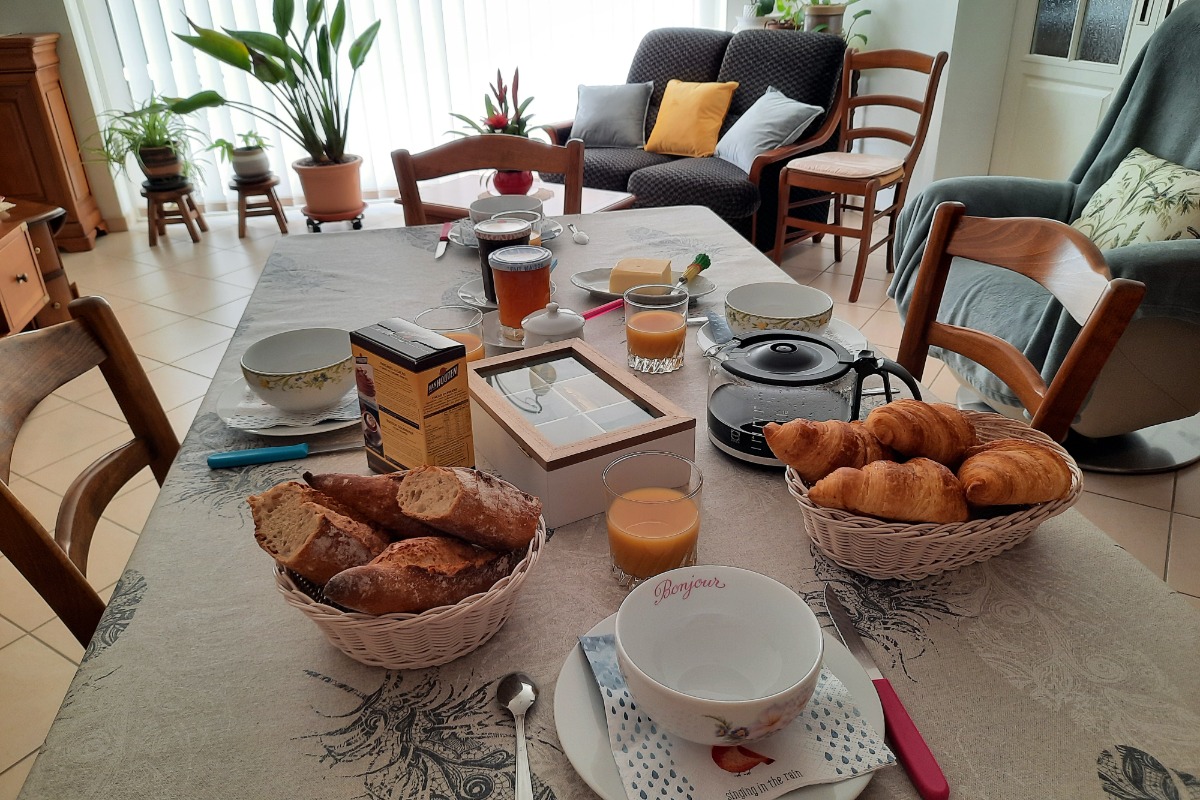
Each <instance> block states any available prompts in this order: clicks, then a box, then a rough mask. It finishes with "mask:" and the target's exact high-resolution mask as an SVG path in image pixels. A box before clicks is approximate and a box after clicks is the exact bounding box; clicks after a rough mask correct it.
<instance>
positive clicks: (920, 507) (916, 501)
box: [808, 458, 968, 523]
mask: <svg viewBox="0 0 1200 800" xmlns="http://www.w3.org/2000/svg"><path fill="white" fill-rule="evenodd" d="M808 499H809V500H811V501H812V502H813V503H816V504H817V505H819V506H824V507H826V508H841V509H844V510H846V511H850V512H852V513H855V514H866V515H867V516H871V517H880V518H882V519H889V520H896V521H898V522H938V523H942V522H966V521H967V518H968V509H967V496H966V493H965V492H964V491H963V487H962V484H961V483H959V482H958V478H956V477H955V476H954V473H953V472H951V471H950V470H949V469H947V468H946V467H945V466H943V465H942V464H939V463H938V462H936V461H932V460H930V459H928V458H914V459H913V460H911V461H908V462H905V463H903V464H897V463H895V462H893V461H874V462H872V463H870V464H867V465H866V466H865V467H863V468H862V469H853V468H851V467H842V468H841V469H837V470H834V471H833V472H832V473H830V474H829V475H827V476H826V477H824V478H822V479H821V480H819V481H817V482H816V484H815V485H813V487H812V488H811V489H809V490H808Z"/></svg>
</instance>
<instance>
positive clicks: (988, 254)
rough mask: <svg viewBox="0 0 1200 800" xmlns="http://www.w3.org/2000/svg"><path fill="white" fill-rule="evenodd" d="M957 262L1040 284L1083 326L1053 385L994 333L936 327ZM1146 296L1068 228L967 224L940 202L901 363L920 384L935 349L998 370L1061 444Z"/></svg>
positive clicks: (1011, 220) (1029, 222) (1036, 422)
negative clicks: (988, 267)
mask: <svg viewBox="0 0 1200 800" xmlns="http://www.w3.org/2000/svg"><path fill="white" fill-rule="evenodd" d="M955 257H959V258H966V259H971V260H973V261H981V262H984V263H986V264H993V265H995V266H998V267H1003V268H1005V269H1010V270H1012V271H1014V272H1018V273H1020V274H1022V275H1024V276H1026V277H1027V278H1030V279H1032V280H1034V281H1037V282H1038V283H1039V284H1040V285H1041V286H1042V287H1043V288H1044V289H1046V291H1048V292H1050V293H1051V294H1052V295H1054V297H1055V299H1057V300H1058V302H1059V303H1061V304H1062V306H1063V308H1065V309H1066V310H1067V312H1068V313H1069V314H1070V315H1071V316H1072V317H1073V318H1074V319H1075V321H1076V322H1078V323H1079V324H1080V325H1081V326H1082V328H1083V329H1082V330H1081V331H1080V333H1079V336H1078V337H1077V338H1076V339H1075V342H1074V343H1073V344H1072V345H1071V348H1070V350H1068V351H1067V356H1066V358H1065V359H1064V360H1063V364H1062V367H1061V368H1060V369H1059V370H1058V372H1057V373H1056V374H1055V376H1054V378H1053V380H1051V381H1050V384H1049V385H1048V386H1047V384H1046V382H1045V380H1043V379H1042V376H1041V374H1040V373H1039V372H1038V370H1037V369H1036V368H1035V367H1034V366H1033V364H1031V363H1030V361H1029V359H1027V358H1026V357H1025V355H1024V354H1022V353H1021V351H1020V350H1018V349H1017V348H1016V347H1014V346H1013V345H1012V344H1010V343H1008V342H1006V341H1005V340H1003V339H1001V338H999V337H998V336H994V335H992V334H990V333H985V332H983V331H978V330H973V329H971V328H964V327H959V326H957V325H949V324H946V323H944V322H938V321H937V314H938V308H939V306H940V305H941V302H942V294H943V291H944V290H945V288H946V280H947V277H948V276H949V273H950V266H951V262H952V261H953V259H954V258H955ZM1145 293H1146V285H1145V284H1144V283H1141V282H1140V281H1131V280H1127V279H1125V278H1117V279H1115V280H1109V279H1108V267H1107V266H1106V265H1105V263H1104V256H1103V255H1102V254H1101V253H1100V251H1099V250H1098V249H1097V248H1096V245H1094V244H1093V243H1092V242H1091V240H1089V239H1088V238H1087V237H1086V236H1084V235H1083V234H1082V233H1080V232H1079V231H1077V230H1075V229H1074V228H1072V227H1071V226H1069V225H1066V224H1064V223H1062V222H1058V221H1056V220H1048V219H1035V218H1032V217H1008V218H1002V219H992V218H988V217H968V216H966V208H965V207H964V206H963V205H962V204H961V203H942V204H941V205H939V206H938V208H937V211H936V212H935V213H934V220H933V228H932V231H931V233H930V236H929V243H928V245H927V246H926V248H925V255H924V258H923V259H922V261H921V266H920V268H919V270H918V272H917V284H916V289H915V291H914V293H913V298H912V302H911V304H910V305H909V308H908V316H907V318H906V319H905V323H904V332H903V334H902V335H901V339H900V354H899V356H898V357H897V361H899V362H900V364H901V365H902V366H904V367H905V368H907V369H908V371H909V372H911V373H912V374H913V376H914V377H915V378H917V380H920V379H921V375H922V372H923V371H924V369H925V359H926V357H927V356H928V354H929V348H930V346H933V347H940V348H943V349H945V350H950V351H952V352H955V353H959V354H961V355H963V356H966V357H967V358H969V359H971V360H973V361H975V362H977V363H979V364H981V365H982V366H984V367H985V368H987V369H988V370H991V372H992V373H993V374H994V375H995V376H996V377H997V378H999V379H1000V380H1001V381H1003V382H1004V383H1005V385H1007V386H1008V387H1009V388H1010V389H1011V390H1012V391H1013V393H1014V394H1015V395H1016V396H1017V397H1018V398H1020V400H1021V403H1022V404H1023V405H1024V406H1025V408H1026V410H1027V411H1028V412H1029V413H1030V414H1031V415H1032V417H1033V419H1032V421H1031V422H1030V424H1031V425H1032V426H1033V427H1034V428H1036V429H1038V430H1040V431H1042V432H1043V433H1045V434H1046V435H1047V436H1050V437H1052V438H1053V439H1055V440H1056V441H1062V440H1063V439H1065V438H1066V436H1067V432H1068V431H1069V429H1070V427H1071V423H1072V421H1074V419H1075V415H1076V413H1077V412H1078V411H1079V409H1080V407H1081V406H1082V405H1083V401H1084V399H1086V398H1087V395H1088V392H1089V391H1090V390H1091V388H1092V384H1093V383H1095V381H1096V376H1097V375H1099V374H1100V370H1101V369H1102V368H1103V367H1104V364H1105V362H1106V361H1108V357H1109V355H1110V354H1111V353H1112V351H1113V348H1114V347H1115V346H1116V344H1117V340H1118V339H1120V338H1121V334H1122V333H1124V332H1125V327H1126V326H1127V325H1128V324H1129V320H1130V319H1131V318H1132V317H1133V314H1134V312H1135V311H1136V310H1137V307H1138V305H1139V304H1140V303H1141V302H1142V296H1143V295H1144V294H1145Z"/></svg>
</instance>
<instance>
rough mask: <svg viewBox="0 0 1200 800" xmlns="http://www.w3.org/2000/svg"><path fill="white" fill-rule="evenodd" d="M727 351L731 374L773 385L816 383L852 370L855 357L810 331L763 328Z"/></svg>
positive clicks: (726, 361) (724, 364) (725, 362)
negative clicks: (767, 329)
mask: <svg viewBox="0 0 1200 800" xmlns="http://www.w3.org/2000/svg"><path fill="white" fill-rule="evenodd" d="M738 342H739V344H738V346H737V347H733V348H729V349H727V350H725V351H724V354H723V355H724V357H725V360H724V361H722V362H721V366H722V367H723V368H724V369H726V370H728V371H729V372H730V373H731V374H733V375H737V376H739V377H741V378H745V379H746V380H750V381H754V382H756V383H764V384H768V385H771V386H816V385H820V384H823V383H828V382H830V381H834V380H837V379H838V378H840V377H842V376H843V375H845V374H846V373H847V372H849V371H850V369H851V367H852V366H853V363H854V357H853V356H851V355H850V352H849V351H848V350H846V348H844V347H842V346H841V345H840V344H837V343H836V342H832V341H830V340H829V339H825V338H823V337H821V336H817V335H815V334H811V333H799V332H797V331H761V332H756V333H753V334H748V335H746V336H743V337H740V338H739V339H738Z"/></svg>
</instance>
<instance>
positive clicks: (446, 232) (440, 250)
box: [433, 222, 454, 258]
mask: <svg viewBox="0 0 1200 800" xmlns="http://www.w3.org/2000/svg"><path fill="white" fill-rule="evenodd" d="M453 224H454V223H453V222H443V223H442V233H441V235H440V236H439V237H438V243H437V249H436V250H434V251H433V257H434V258H441V257H442V256H444V255H445V254H446V242H448V241H449V240H450V227H451V226H452V225H453Z"/></svg>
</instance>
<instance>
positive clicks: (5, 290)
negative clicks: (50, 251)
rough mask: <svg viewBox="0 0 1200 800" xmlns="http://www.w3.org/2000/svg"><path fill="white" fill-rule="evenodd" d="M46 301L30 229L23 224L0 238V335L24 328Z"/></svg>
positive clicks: (44, 287) (47, 298)
mask: <svg viewBox="0 0 1200 800" xmlns="http://www.w3.org/2000/svg"><path fill="white" fill-rule="evenodd" d="M49 299H50V298H49V296H47V294H46V284H44V283H43V282H42V271H41V269H39V268H38V261H37V253H36V252H35V251H34V247H33V239H31V238H30V237H29V226H27V225H26V224H25V223H23V222H22V223H21V224H20V225H18V226H16V227H15V228H13V229H12V230H11V231H9V232H8V233H7V234H6V235H5V236H3V237H0V311H2V312H3V317H4V318H3V319H2V320H0V327H2V328H3V330H0V334H7V333H14V332H16V331H19V330H21V329H22V328H24V327H25V326H26V325H28V324H29V323H30V322H32V321H33V318H34V317H35V316H37V313H38V312H39V311H41V310H42V306H44V305H46V303H47V302H48V301H49Z"/></svg>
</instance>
